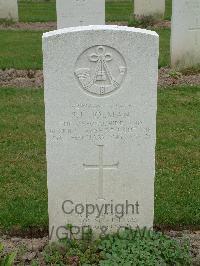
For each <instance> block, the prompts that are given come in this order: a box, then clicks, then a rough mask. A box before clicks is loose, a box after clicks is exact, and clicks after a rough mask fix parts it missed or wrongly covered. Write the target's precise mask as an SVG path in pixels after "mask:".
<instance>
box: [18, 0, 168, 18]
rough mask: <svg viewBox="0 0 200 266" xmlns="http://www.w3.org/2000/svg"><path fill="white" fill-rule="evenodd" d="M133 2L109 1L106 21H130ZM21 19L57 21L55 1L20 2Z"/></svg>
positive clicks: (124, 0)
mask: <svg viewBox="0 0 200 266" xmlns="http://www.w3.org/2000/svg"><path fill="white" fill-rule="evenodd" d="M171 1H172V0H166V12H165V19H168V20H169V19H170V17H171ZM132 3H133V1H132V0H107V1H106V21H129V19H130V18H131V16H132V14H133V5H132ZM19 17H20V21H22V22H38V21H39V22H47V21H56V5H55V1H54V0H51V1H24V0H21V1H19Z"/></svg>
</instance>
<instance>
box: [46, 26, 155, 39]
mask: <svg viewBox="0 0 200 266" xmlns="http://www.w3.org/2000/svg"><path fill="white" fill-rule="evenodd" d="M102 30H106V31H123V32H125V31H126V32H132V33H141V34H146V35H152V36H155V37H159V35H158V34H157V33H156V32H155V31H151V30H146V29H140V28H134V27H127V26H118V25H90V26H79V27H70V28H64V29H59V30H54V31H50V32H46V33H44V34H43V38H49V37H55V36H58V35H62V34H65V33H72V32H84V31H102Z"/></svg>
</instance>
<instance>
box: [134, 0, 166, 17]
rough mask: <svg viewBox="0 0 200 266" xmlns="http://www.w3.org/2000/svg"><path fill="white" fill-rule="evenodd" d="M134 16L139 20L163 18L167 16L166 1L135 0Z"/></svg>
mask: <svg viewBox="0 0 200 266" xmlns="http://www.w3.org/2000/svg"><path fill="white" fill-rule="evenodd" d="M134 14H135V16H136V17H137V18H142V17H148V16H152V17H156V18H162V17H164V14H165V0H134Z"/></svg>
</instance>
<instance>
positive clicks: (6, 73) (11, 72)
mask: <svg viewBox="0 0 200 266" xmlns="http://www.w3.org/2000/svg"><path fill="white" fill-rule="evenodd" d="M173 85H197V86H198V85H200V73H195V74H187V75H183V74H181V73H179V72H175V71H173V70H172V69H170V68H167V67H164V68H161V69H159V81H158V86H159V87H162V88H163V87H168V86H173ZM43 86H44V84H43V73H42V70H16V69H8V70H0V87H2V88H5V87H14V88H15V87H16V88H43Z"/></svg>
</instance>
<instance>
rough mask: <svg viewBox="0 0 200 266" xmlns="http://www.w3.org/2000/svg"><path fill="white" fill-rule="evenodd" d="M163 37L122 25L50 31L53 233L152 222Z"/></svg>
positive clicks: (46, 46)
mask: <svg viewBox="0 0 200 266" xmlns="http://www.w3.org/2000/svg"><path fill="white" fill-rule="evenodd" d="M124 40H126V42H124ZM158 43H159V40H158V35H157V34H156V33H155V32H152V31H147V30H142V29H135V28H128V27H118V26H87V27H77V28H69V29H62V30H58V31H54V32H49V33H45V34H44V35H43V54H44V81H45V109H46V118H45V127H46V138H47V173H48V194H49V225H50V235H51V240H56V239H58V238H60V237H62V236H65V234H66V232H65V229H64V226H65V225H66V224H71V225H73V226H75V228H76V229H77V230H78V233H81V232H82V228H84V227H88V226H89V227H91V228H92V229H93V230H94V232H95V233H96V234H101V233H102V230H103V231H104V233H108V232H116V231H117V230H119V229H120V228H122V227H125V226H130V227H132V228H135V227H136V226H140V227H144V226H146V227H151V226H152V225H153V215H154V174H155V142H156V109H157V107H156V93H157V75H158V73H157V72H158ZM147 62H148V64H147ZM60 229H62V230H61V231H60ZM79 237H81V236H79Z"/></svg>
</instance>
